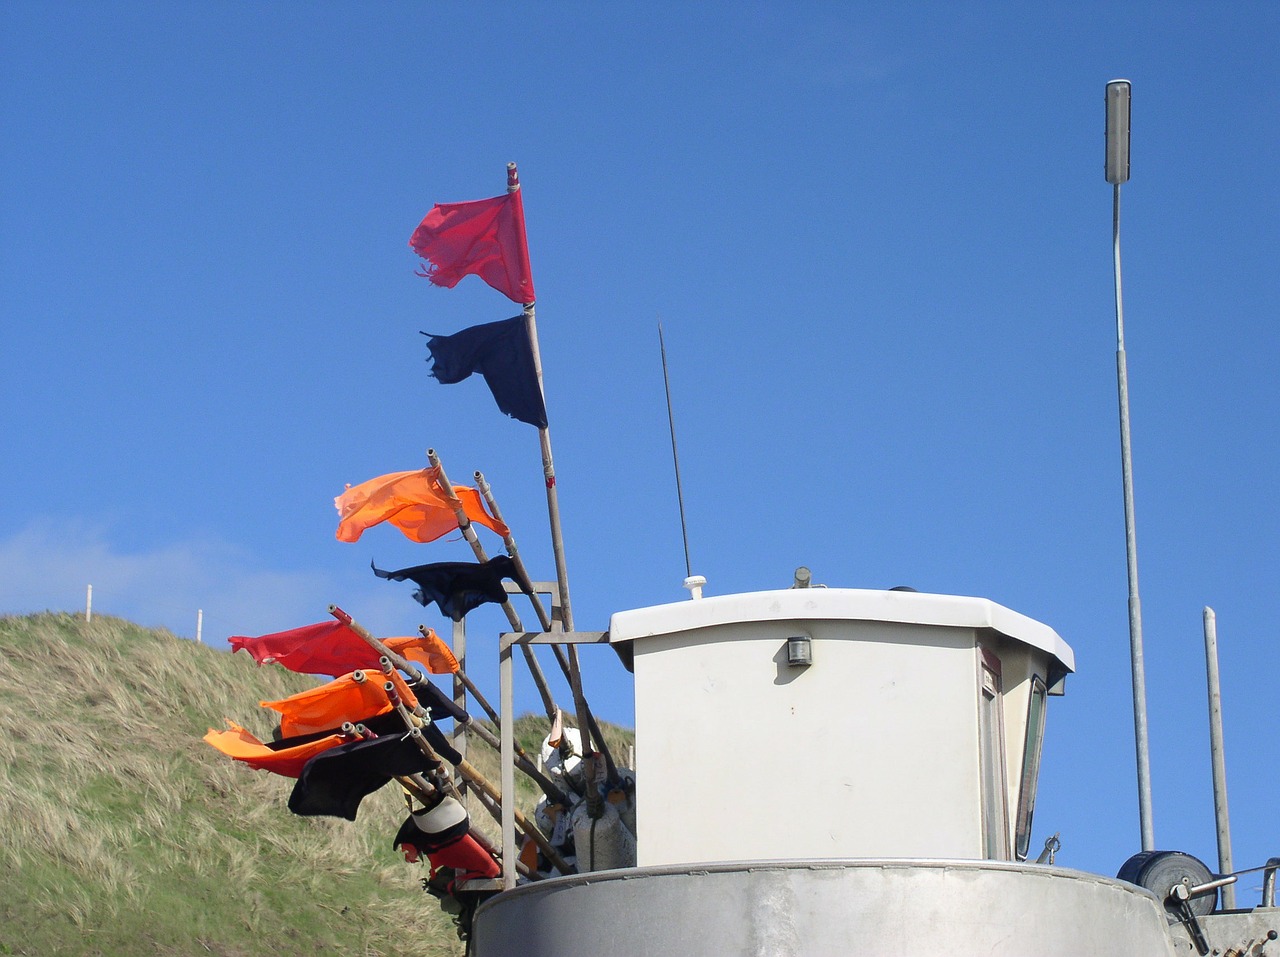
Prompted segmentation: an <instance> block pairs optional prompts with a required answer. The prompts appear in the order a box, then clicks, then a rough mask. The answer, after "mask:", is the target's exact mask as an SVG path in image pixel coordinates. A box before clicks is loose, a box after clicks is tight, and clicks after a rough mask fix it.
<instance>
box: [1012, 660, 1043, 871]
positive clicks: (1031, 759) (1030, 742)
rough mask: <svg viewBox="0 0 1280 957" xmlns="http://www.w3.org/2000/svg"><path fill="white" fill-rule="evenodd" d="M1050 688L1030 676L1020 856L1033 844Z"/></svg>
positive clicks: (1020, 807) (1020, 801)
mask: <svg viewBox="0 0 1280 957" xmlns="http://www.w3.org/2000/svg"><path fill="white" fill-rule="evenodd" d="M1047 694H1048V689H1047V688H1046V687H1045V683H1044V679H1042V678H1041V677H1040V676H1039V675H1035V676H1033V677H1032V679H1031V701H1030V702H1029V703H1028V704H1027V746H1026V749H1025V750H1024V751H1023V752H1022V779H1021V780H1020V781H1019V782H1018V817H1017V822H1018V826H1017V828H1016V831H1015V842H1014V850H1015V853H1016V854H1017V855H1018V860H1020V861H1025V860H1026V859H1027V850H1028V848H1030V846H1031V816H1032V814H1033V812H1034V811H1035V807H1036V782H1037V781H1038V780H1039V779H1040V750H1041V747H1042V746H1043V744H1044V710H1045V708H1044V706H1045V695H1047Z"/></svg>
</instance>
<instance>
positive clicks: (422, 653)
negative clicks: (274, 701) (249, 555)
mask: <svg viewBox="0 0 1280 957" xmlns="http://www.w3.org/2000/svg"><path fill="white" fill-rule="evenodd" d="M227 642H228V643H229V644H230V645H231V650H232V651H233V652H235V651H240V650H241V649H244V650H245V651H247V652H249V654H250V655H252V656H253V660H254V661H256V662H257V663H258V664H260V665H264V664H270V663H271V662H275V663H276V664H278V665H280V666H281V667H283V668H288V669H289V670H290V671H296V672H298V674H303V675H328V676H329V677H331V678H337V677H339V676H340V675H345V674H347V672H350V671H355V670H356V669H357V668H367V669H370V670H371V671H374V672H377V673H378V674H381V673H382V672H380V671H378V659H379V657H380V655H379V654H378V653H377V652H376V651H374V650H373V649H372V648H371V647H369V645H368V644H367V643H366V642H365V640H364V639H363V638H361V637H360V636H359V635H357V634H356V633H355V632H354V631H352V630H351V629H350V628H348V627H347V626H346V625H344V624H342V622H338V621H322V622H320V623H319V624H315V625H303V626H302V627H301V628H294V629H291V630H290V631H278V632H275V633H274V634H270V635H262V636H260V637H257V638H249V637H246V636H244V635H233V636H231V637H230V638H228V639H227ZM383 644H385V645H386V646H387V647H388V648H389V649H391V650H392V651H394V652H395V653H396V654H398V655H400V656H401V657H404V658H408V659H409V660H410V661H416V662H418V663H419V664H421V665H423V666H425V667H426V668H427V670H428V671H430V672H431V673H432V674H447V673H449V672H452V671H457V670H458V662H457V659H456V658H454V656H453V652H451V651H450V650H449V648H448V646H447V645H445V643H444V642H443V641H441V640H440V639H439V637H437V635H436V633H435V632H428V633H427V634H426V635H422V636H415V637H403V638H385V639H383Z"/></svg>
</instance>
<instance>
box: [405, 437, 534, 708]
mask: <svg viewBox="0 0 1280 957" xmlns="http://www.w3.org/2000/svg"><path fill="white" fill-rule="evenodd" d="M427 460H428V461H430V462H431V466H432V468H434V469H436V475H437V480H438V481H439V483H440V487H441V488H442V489H444V493H445V495H447V496H448V497H449V498H450V499H451V500H452V502H453V503H454V504H453V512H454V515H455V517H456V518H457V519H458V528H459V529H461V530H462V537H463V538H465V539H466V540H467V544H469V545H470V546H471V551H472V552H473V553H475V556H476V558H477V559H478V560H479V561H481V562H487V561H488V560H489V555H488V553H487V552H486V551H485V547H484V546H483V545H482V544H480V539H479V538H478V537H477V536H476V530H475V529H474V528H472V527H471V519H469V518H468V517H467V513H466V512H465V511H464V510H463V508H462V503H461V502H459V501H458V497H457V496H456V495H455V494H454V492H453V483H452V482H450V481H449V476H448V475H447V474H445V470H444V465H443V464H441V462H440V456H439V455H437V454H436V450H435V449H427ZM494 517H495V518H496V517H497V516H494ZM535 601H536V599H535ZM502 610H503V611H504V612H505V613H506V616H507V621H508V622H510V624H511V627H512V628H516V629H517V630H520V631H523V630H524V627H523V626H522V625H521V624H520V616H519V615H517V614H516V610H515V607H514V606H513V605H512V604H511V599H509V598H508V599H505V600H504V601H503V602H502ZM524 660H525V664H526V665H527V666H528V668H529V674H530V675H532V676H533V683H534V684H535V685H537V687H538V694H539V695H540V696H541V698H542V707H543V709H544V710H545V711H546V713H547V717H549V718H551V717H553V716H554V715H555V713H556V703H555V699H553V698H552V696H551V688H550V686H549V685H548V684H547V677H546V675H544V674H543V673H542V666H541V665H539V664H538V659H537V658H536V657H534V654H533V649H532V648H529V647H528V646H527V645H526V646H525V647H524Z"/></svg>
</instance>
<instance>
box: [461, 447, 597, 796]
mask: <svg viewBox="0 0 1280 957" xmlns="http://www.w3.org/2000/svg"><path fill="white" fill-rule="evenodd" d="M473 475H474V478H475V482H476V488H478V489H479V490H480V494H481V495H482V496H484V501H485V504H486V505H488V506H489V511H490V512H492V513H493V517H494V518H496V519H497V520H498V521H499V522H502V524H503V525H506V524H507V523H506V522H504V521H503V520H502V509H501V508H499V507H498V500H497V498H496V497H495V496H494V494H493V488H492V487H491V486H490V485H489V483H488V482H486V481H485V478H484V474H483V473H481V472H475V473H473ZM502 542H503V544H504V545H505V546H506V548H507V554H508V555H509V556H511V561H512V563H513V564H514V565H515V566H516V573H517V574H518V575H519V576H520V579H521V580H520V582H519V584H520V588H521V589H522V590H524V592H525V594H527V595H528V596H529V599H530V601H532V602H533V607H534V609H536V611H537V614H538V622H539V624H541V625H542V630H543V631H545V632H548V633H550V632H551V630H552V629H551V617H550V616H549V615H548V614H547V609H546V608H545V607H543V604H542V602H541V601H539V600H538V596H537V595H536V594H534V591H533V579H532V578H531V577H530V576H529V572H528V570H527V569H526V568H525V567H524V561H523V559H521V558H520V550H519V548H517V547H516V541H515V539H514V538H513V537H512V536H511V534H510V533H509V532H508V534H506V535H504V536H503V539H502ZM561 620H562V621H563V617H562V618H561ZM570 630H571V629H570ZM520 647H521V648H523V649H524V653H525V656H526V659H527V658H528V656H530V655H532V654H533V651H532V649H530V648H529V647H528V646H527V645H521V646H520ZM569 650H570V653H571V654H572V655H574V657H569V656H566V655H565V651H564V646H562V645H558V644H553V645H552V646H551V651H552V653H553V654H554V655H555V656H556V661H557V662H558V663H559V665H560V670H561V671H563V672H564V676H565V680H566V681H568V682H569V689H570V691H571V692H572V691H573V687H574V680H573V675H574V664H575V663H576V652H574V650H573V648H572V647H570V649H569ZM578 687H579V692H578V694H576V695H575V696H574V711H575V714H576V716H577V718H578V727H579V729H580V730H582V733H583V734H584V735H585V737H584V739H583V750H584V751H588V752H589V751H590V750H591V742H592V740H593V739H594V741H595V743H596V745H597V746H598V747H599V749H600V751H601V753H603V754H604V756H605V764H606V766H607V768H608V772H609V781H610V783H611V784H612V783H613V782H615V781H616V780H617V766H616V765H615V764H614V761H613V755H611V754H610V753H609V748H608V746H607V745H606V744H605V743H604V735H603V734H601V732H600V726H599V725H598V724H597V723H596V719H595V715H593V714H592V713H591V707H590V705H588V704H587V701H586V697H585V695H583V696H582V698H581V702H579V697H578V695H580V694H581V678H579V680H578ZM579 703H580V704H581V707H579ZM486 710H487V709H486ZM490 717H492V714H490ZM547 717H549V718H551V720H552V721H555V716H554V715H553V714H551V713H550V712H548V714H547Z"/></svg>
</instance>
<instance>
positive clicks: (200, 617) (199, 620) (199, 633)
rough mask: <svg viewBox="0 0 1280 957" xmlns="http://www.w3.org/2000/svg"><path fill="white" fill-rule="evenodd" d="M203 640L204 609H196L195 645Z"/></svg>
mask: <svg viewBox="0 0 1280 957" xmlns="http://www.w3.org/2000/svg"><path fill="white" fill-rule="evenodd" d="M203 640H204V609H203V608H197V609H196V644H197V645H198V644H200V643H201V642H202V641H203Z"/></svg>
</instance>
